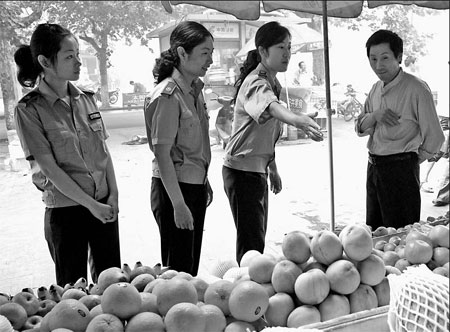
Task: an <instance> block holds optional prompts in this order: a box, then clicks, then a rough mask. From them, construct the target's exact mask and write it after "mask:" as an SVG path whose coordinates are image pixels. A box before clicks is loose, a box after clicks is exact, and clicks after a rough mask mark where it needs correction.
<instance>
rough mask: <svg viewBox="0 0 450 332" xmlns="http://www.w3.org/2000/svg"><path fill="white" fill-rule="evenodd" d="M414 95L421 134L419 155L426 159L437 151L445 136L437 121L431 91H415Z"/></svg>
mask: <svg viewBox="0 0 450 332" xmlns="http://www.w3.org/2000/svg"><path fill="white" fill-rule="evenodd" d="M415 97H416V105H417V110H418V112H417V113H418V122H419V128H420V134H421V136H422V144H421V145H420V146H419V157H422V158H421V159H428V158H431V157H432V156H433V155H434V154H435V153H437V152H439V150H440V148H441V146H442V143H444V140H445V137H444V133H443V132H442V128H441V125H440V123H439V118H438V115H437V113H436V108H435V106H434V101H433V95H432V93H431V91H427V90H424V91H422V92H417V93H416V96H415Z"/></svg>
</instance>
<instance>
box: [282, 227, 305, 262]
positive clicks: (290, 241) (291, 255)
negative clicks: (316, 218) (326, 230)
mask: <svg viewBox="0 0 450 332" xmlns="http://www.w3.org/2000/svg"><path fill="white" fill-rule="evenodd" d="M310 245H311V243H310V240H309V238H308V236H307V235H306V234H305V233H303V232H300V231H291V232H289V233H287V234H286V235H285V236H284V238H283V242H282V243H281V250H282V251H283V255H284V256H285V257H286V259H289V260H291V261H293V262H294V263H296V264H302V263H304V262H306V261H307V260H308V259H309V257H310V256H311V249H310Z"/></svg>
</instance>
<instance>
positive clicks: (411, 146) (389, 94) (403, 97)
mask: <svg viewBox="0 0 450 332" xmlns="http://www.w3.org/2000/svg"><path fill="white" fill-rule="evenodd" d="M366 50H367V57H368V59H369V63H370V66H371V68H372V70H373V71H374V73H375V74H376V75H377V76H378V78H379V79H380V80H379V81H378V82H376V83H375V84H374V85H373V87H372V89H371V90H370V92H369V95H368V97H367V99H366V102H365V105H364V110H363V112H362V113H361V115H360V116H359V117H358V118H357V119H356V120H355V131H356V134H357V135H358V136H367V135H369V139H368V142H367V148H368V150H369V161H368V166H367V182H366V195H367V196H366V223H367V225H369V226H371V227H372V229H376V228H378V227H379V226H385V227H395V228H399V227H403V226H406V225H408V224H413V223H415V222H418V221H419V220H420V207H421V197H420V167H419V165H420V164H421V163H422V162H423V161H424V160H427V159H429V158H431V157H432V156H433V155H434V154H435V153H436V152H438V151H439V149H440V147H441V145H442V143H443V141H444V135H443V133H442V129H441V127H440V125H439V119H438V116H437V114H436V108H435V105H434V101H433V95H432V93H431V91H430V88H429V87H428V85H427V83H426V82H424V81H423V80H421V79H419V78H417V77H416V76H413V75H411V74H408V73H405V72H404V71H403V70H402V68H401V66H400V64H401V63H402V55H403V40H402V39H401V38H400V37H399V36H398V35H397V34H396V33H394V32H392V31H389V30H378V31H376V32H375V33H374V34H372V36H370V38H369V39H368V40H367V42H366Z"/></svg>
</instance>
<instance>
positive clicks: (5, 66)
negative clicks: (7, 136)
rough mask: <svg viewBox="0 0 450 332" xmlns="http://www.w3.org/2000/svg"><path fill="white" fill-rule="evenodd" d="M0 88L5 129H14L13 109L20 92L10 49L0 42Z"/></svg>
mask: <svg viewBox="0 0 450 332" xmlns="http://www.w3.org/2000/svg"><path fill="white" fill-rule="evenodd" d="M0 52H1V53H2V54H3V56H2V57H0V62H1V63H0V69H1V73H0V87H1V89H2V97H3V107H4V112H5V122H6V129H7V130H13V129H15V124H14V107H15V105H16V103H17V101H18V100H19V97H20V95H19V93H20V90H19V89H17V84H18V83H17V78H16V70H15V64H14V62H13V59H12V57H11V56H10V55H9V54H11V49H10V47H8V45H6V43H5V42H4V41H0Z"/></svg>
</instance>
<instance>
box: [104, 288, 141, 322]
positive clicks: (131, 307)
mask: <svg viewBox="0 0 450 332" xmlns="http://www.w3.org/2000/svg"><path fill="white" fill-rule="evenodd" d="M141 305H142V300H141V296H140V295H139V292H138V290H137V289H136V287H134V286H133V285H131V284H130V283H127V282H118V283H115V284H112V285H110V286H108V288H106V289H105V291H104V292H103V295H102V298H101V306H102V310H103V312H104V313H106V314H112V315H114V316H117V317H118V318H120V319H122V320H124V319H129V318H131V317H133V316H134V315H136V314H137V313H139V311H140V309H141Z"/></svg>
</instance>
